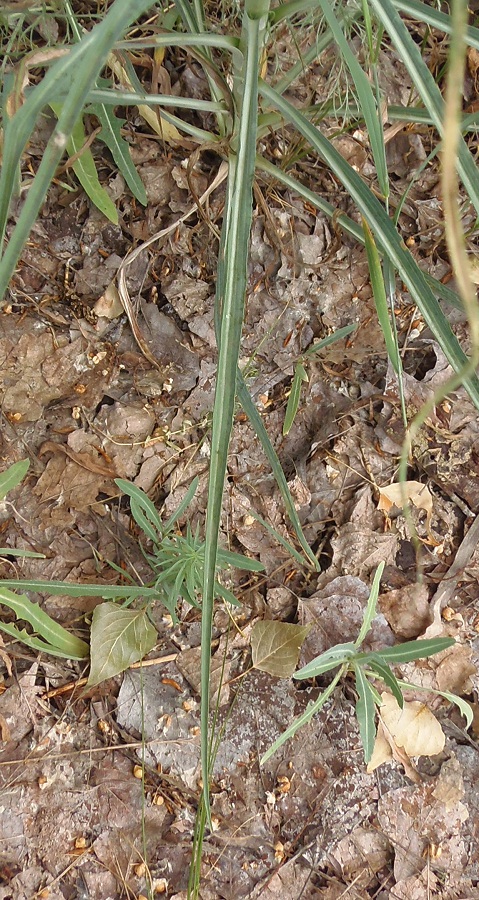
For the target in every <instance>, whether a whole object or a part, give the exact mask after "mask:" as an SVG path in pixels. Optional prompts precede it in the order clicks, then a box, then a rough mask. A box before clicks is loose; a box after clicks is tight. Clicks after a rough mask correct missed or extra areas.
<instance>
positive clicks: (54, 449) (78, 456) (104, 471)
mask: <svg viewBox="0 0 479 900" xmlns="http://www.w3.org/2000/svg"><path fill="white" fill-rule="evenodd" d="M58 452H60V453H64V454H65V456H68V458H69V459H71V460H73V462H75V463H76V464H77V466H81V468H82V469H86V470H87V471H88V472H93V473H94V474H95V475H103V477H104V478H116V476H117V472H115V470H114V469H111V468H109V467H108V466H106V465H103V463H101V462H96V461H95V460H94V459H92V458H91V456H90V454H89V453H77V452H76V451H75V450H71V449H70V448H69V447H65V445H64V444H57V443H56V441H44V443H43V444H42V446H41V447H40V449H39V451H38V455H39V456H43V454H44V453H58Z"/></svg>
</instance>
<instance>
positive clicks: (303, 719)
mask: <svg viewBox="0 0 479 900" xmlns="http://www.w3.org/2000/svg"><path fill="white" fill-rule="evenodd" d="M342 674H343V669H340V670H339V672H338V673H337V674H336V675H335V676H334V678H333V680H332V682H331V684H330V685H328V687H327V688H326V690H325V691H324V692H323V693H322V694H320V696H319V697H318V699H317V700H315V701H314V703H309V704H308V706H307V708H306V709H305V711H304V713H302V714H301V715H300V716H298V717H297V718H296V719H294V721H293V722H291V725H290V726H289V728H287V729H286V731H283V734H281V735H280V736H279V738H277V739H276V740H275V742H274V744H273V745H272V747H270V748H269V750H267V751H266V753H265V754H264V755H263V756H262V757H261V759H260V765H262V766H263V765H264V764H265V762H267V760H268V759H269V758H270V757H271V756H272V755H273V753H276V751H277V750H279V748H280V747H282V746H283V744H284V743H285V742H286V741H287V740H288V739H289V738H291V737H294V735H295V734H296V732H297V731H299V729H300V728H302V727H303V726H304V725H307V724H308V722H310V721H311V719H312V718H313V716H315V715H316V713H318V712H319V711H320V709H321V708H322V707H323V706H324V704H325V703H326V700H328V699H329V697H330V696H331V694H332V693H333V691H334V689H335V687H336V685H337V683H338V681H339V679H340V678H341V675H342Z"/></svg>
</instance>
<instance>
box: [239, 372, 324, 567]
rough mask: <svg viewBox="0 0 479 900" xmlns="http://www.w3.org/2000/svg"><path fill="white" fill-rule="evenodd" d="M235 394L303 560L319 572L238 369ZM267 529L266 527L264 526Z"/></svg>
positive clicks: (272, 450) (279, 464) (281, 470)
mask: <svg viewBox="0 0 479 900" xmlns="http://www.w3.org/2000/svg"><path fill="white" fill-rule="evenodd" d="M236 394H237V397H238V400H239V402H240V403H241V406H242V407H243V409H244V411H245V413H246V415H247V416H248V419H249V421H250V423H251V425H252V427H253V428H254V430H255V432H256V436H257V438H258V440H259V442H260V443H261V446H262V448H263V450H264V453H265V455H266V457H267V460H268V462H269V464H270V466H271V469H272V471H273V475H274V477H275V479H276V484H277V485H278V488H279V492H280V494H281V496H282V498H283V503H284V505H285V507H286V512H287V513H288V516H289V519H290V521H291V524H292V526H293V528H294V531H295V534H296V537H297V538H298V541H299V543H300V545H301V547H302V549H303V551H304V555H305V558H306V560H307V562H308V564H309V566H311V568H313V569H314V570H315V571H316V572H319V563H318V560H317V559H316V557H315V555H314V553H313V551H312V550H311V547H310V546H309V545H308V542H307V540H306V538H305V536H304V534H303V529H302V527H301V522H300V521H299V517H298V513H297V512H296V507H295V505H294V502H293V498H292V497H291V492H290V490H289V487H288V482H287V481H286V477H285V474H284V472H283V469H282V467H281V463H280V461H279V459H278V454H277V453H276V450H275V449H274V447H273V444H272V443H271V439H270V437H269V434H268V432H267V431H266V428H265V426H264V422H263V420H262V418H261V416H260V414H259V412H258V410H257V408H256V406H255V404H254V403H253V400H252V399H251V396H250V394H249V391H248V388H247V387H246V384H245V381H244V378H243V375H242V374H241V372H240V370H239V369H238V370H237V372H236ZM265 527H268V526H265Z"/></svg>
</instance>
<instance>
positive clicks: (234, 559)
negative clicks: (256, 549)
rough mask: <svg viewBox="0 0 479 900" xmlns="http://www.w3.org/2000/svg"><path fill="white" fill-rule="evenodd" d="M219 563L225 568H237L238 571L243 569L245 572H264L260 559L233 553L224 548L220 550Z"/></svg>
mask: <svg viewBox="0 0 479 900" xmlns="http://www.w3.org/2000/svg"><path fill="white" fill-rule="evenodd" d="M218 562H219V563H221V565H223V566H235V568H236V569H243V570H244V571H245V572H264V566H263V563H261V562H260V561H259V559H251V557H249V556H244V555H243V554H242V553H233V552H232V551H231V550H224V549H223V548H222V547H220V549H219V550H218Z"/></svg>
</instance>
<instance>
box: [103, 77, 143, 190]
mask: <svg viewBox="0 0 479 900" xmlns="http://www.w3.org/2000/svg"><path fill="white" fill-rule="evenodd" d="M102 85H103V86H106V87H108V86H109V82H108V81H107V80H106V79H102V78H99V79H98V81H97V86H98V87H101V86H102ZM88 112H92V113H93V114H94V115H95V116H96V117H97V119H98V121H99V123H100V125H101V131H100V134H99V135H98V140H100V141H103V143H104V144H106V146H107V147H108V149H109V151H110V153H111V155H112V157H113V159H114V160H115V163H116V165H117V166H118V169H119V170H120V172H121V174H122V175H123V178H124V179H125V181H126V183H127V185H128V187H129V188H130V191H131V193H132V194H133V196H134V197H136V199H137V200H138V201H139V202H140V203H141V204H142V206H146V205H147V202H148V200H147V196H146V190H145V186H144V184H143V182H142V180H141V178H140V176H139V175H138V172H137V171H136V169H135V166H134V164H133V160H132V158H131V153H130V146H129V144H127V142H126V141H125V139H124V138H123V137H122V134H121V127H122V125H124V124H125V121H126V119H119V118H117V117H116V116H115V113H114V112H113V110H112V109H111V108H110V107H109V106H104V105H103V104H101V103H94V104H93V106H91V107H89V109H88Z"/></svg>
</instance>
